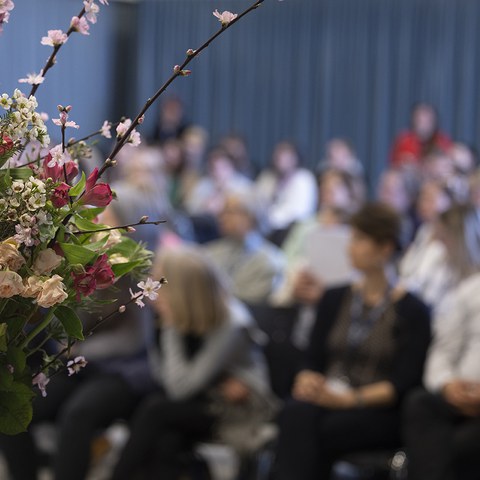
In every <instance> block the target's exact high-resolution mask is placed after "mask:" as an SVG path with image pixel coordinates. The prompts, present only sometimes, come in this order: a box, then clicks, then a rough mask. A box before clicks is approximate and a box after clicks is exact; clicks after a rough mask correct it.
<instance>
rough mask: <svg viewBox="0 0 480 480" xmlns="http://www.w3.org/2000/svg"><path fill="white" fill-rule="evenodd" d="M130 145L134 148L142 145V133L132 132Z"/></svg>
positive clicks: (129, 140)
mask: <svg viewBox="0 0 480 480" xmlns="http://www.w3.org/2000/svg"><path fill="white" fill-rule="evenodd" d="M128 143H129V144H130V145H131V146H132V147H138V146H139V145H140V144H141V143H142V140H141V137H140V133H138V132H137V131H136V130H135V129H134V130H132V133H131V134H130V136H129V137H128Z"/></svg>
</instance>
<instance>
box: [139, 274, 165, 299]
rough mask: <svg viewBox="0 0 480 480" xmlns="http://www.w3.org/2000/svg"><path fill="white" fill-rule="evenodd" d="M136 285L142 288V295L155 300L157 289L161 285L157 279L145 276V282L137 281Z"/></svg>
mask: <svg viewBox="0 0 480 480" xmlns="http://www.w3.org/2000/svg"><path fill="white" fill-rule="evenodd" d="M137 287H138V288H139V289H140V290H142V295H143V296H144V297H147V298H149V299H150V300H156V298H157V297H158V290H160V288H161V287H162V284H161V283H160V282H159V281H156V280H152V279H151V278H147V280H146V281H145V282H143V281H142V282H138V283H137Z"/></svg>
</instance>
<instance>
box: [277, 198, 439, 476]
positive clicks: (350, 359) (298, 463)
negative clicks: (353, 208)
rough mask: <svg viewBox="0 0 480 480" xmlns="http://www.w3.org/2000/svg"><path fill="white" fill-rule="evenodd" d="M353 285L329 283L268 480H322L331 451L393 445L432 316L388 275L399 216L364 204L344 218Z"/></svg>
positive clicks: (414, 383)
mask: <svg viewBox="0 0 480 480" xmlns="http://www.w3.org/2000/svg"><path fill="white" fill-rule="evenodd" d="M350 225H351V228H352V236H351V241H350V245H349V256H350V260H351V263H352V266H353V267H354V268H355V269H356V270H357V271H358V272H359V273H360V274H361V277H362V278H361V280H360V281H358V282H357V283H354V284H351V285H346V286H342V287H338V288H333V289H330V290H327V291H326V292H325V294H324V295H323V297H322V299H321V301H320V303H319V304H318V306H317V320H316V324H315V326H314V328H313V332H312V335H311V339H310V345H309V347H308V349H307V352H306V358H305V362H304V366H303V369H302V370H301V371H300V372H299V373H298V374H297V376H296V379H295V383H294V387H293V391H292V395H293V400H292V401H291V402H289V403H288V404H287V405H286V407H285V408H284V410H283V412H282V413H281V414H280V419H279V424H280V436H279V442H278V448H277V456H276V462H275V467H274V478H275V480H284V479H285V480H287V479H288V480H291V479H292V478H301V479H302V480H310V479H312V480H313V479H319V478H329V474H330V471H331V468H332V465H333V463H334V461H335V459H336V458H338V456H340V455H342V454H345V453H349V452H354V451H358V450H371V449H381V448H388V447H398V446H399V445H400V405H401V403H402V400H403V397H404V395H405V394H406V393H407V392H408V391H410V390H411V389H412V388H414V387H416V386H418V385H419V384H420V382H421V376H422V370H423V362H424V358H425V354H426V350H427V347H428V343H429V341H430V328H429V313H428V310H427V308H426V307H425V305H424V304H423V303H422V302H421V301H420V300H418V299H417V298H416V297H414V296H413V295H412V294H410V293H407V292H405V291H402V290H400V289H396V288H394V286H393V283H392V279H391V278H389V273H388V272H389V266H390V264H391V262H392V260H393V259H394V256H395V252H396V249H397V245H398V239H399V233H400V221H399V218H398V215H397V214H396V213H395V212H394V211H393V210H392V209H391V208H390V207H387V206H386V205H383V204H380V203H368V204H366V205H365V206H363V207H362V208H360V210H359V211H358V212H357V213H355V214H354V215H353V217H352V218H351V221H350Z"/></svg>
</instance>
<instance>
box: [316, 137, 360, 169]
mask: <svg viewBox="0 0 480 480" xmlns="http://www.w3.org/2000/svg"><path fill="white" fill-rule="evenodd" d="M332 168H333V169H335V170H340V171H341V172H345V173H347V174H348V175H351V176H352V177H363V175H364V173H365V172H364V168H363V165H362V163H361V162H360V160H359V159H358V157H357V154H356V152H355V149H354V147H353V145H352V143H351V142H350V141H349V140H346V139H345V138H332V139H330V140H329V141H328V142H327V144H326V146H325V156H324V158H323V159H322V160H321V161H320V162H319V164H318V166H317V171H318V173H319V174H321V173H322V172H323V171H324V170H327V169H332Z"/></svg>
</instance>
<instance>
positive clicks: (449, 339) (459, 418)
mask: <svg viewBox="0 0 480 480" xmlns="http://www.w3.org/2000/svg"><path fill="white" fill-rule="evenodd" d="M436 235H437V237H438V238H439V239H440V240H441V241H442V242H443V243H444V244H445V246H446V251H447V253H448V261H449V262H450V263H451V265H452V267H453V268H454V269H455V272H456V274H457V283H456V285H455V287H453V288H452V289H451V290H450V292H449V293H448V294H447V295H445V297H444V299H443V300H442V302H441V304H440V305H439V306H438V308H437V309H436V314H435V316H434V323H433V330H434V337H433V342H432V345H431V347H430V349H429V352H428V356H427V361H426V367H425V376H424V385H425V389H419V390H418V391H416V392H414V393H412V394H411V396H410V397H409V398H408V401H407V402H406V406H405V424H404V430H405V442H406V448H407V455H408V462H409V464H408V478H409V479H410V480H426V479H428V480H454V479H458V480H476V479H478V478H480V466H479V463H478V457H479V455H480V344H479V339H480V296H479V292H480V218H479V213H478V211H476V210H475V209H473V208H472V207H470V206H454V207H453V208H451V209H449V210H447V211H446V212H444V213H442V214H441V215H440V216H439V218H438V220H437V221H436Z"/></svg>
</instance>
